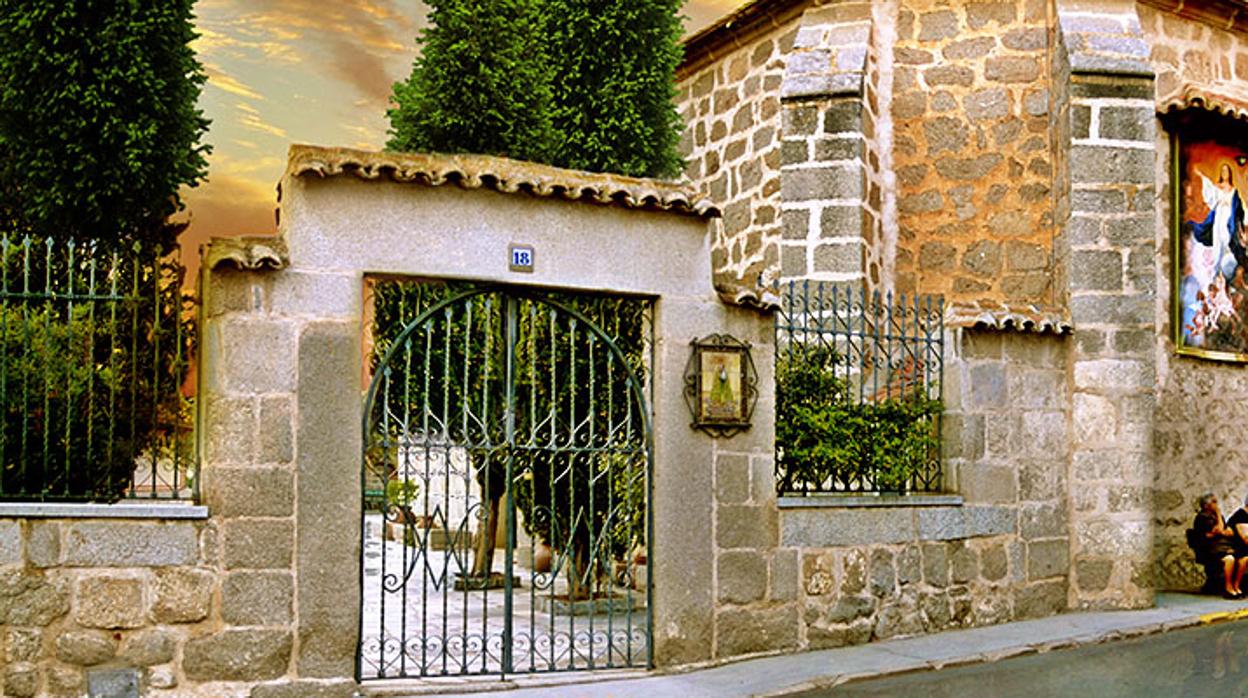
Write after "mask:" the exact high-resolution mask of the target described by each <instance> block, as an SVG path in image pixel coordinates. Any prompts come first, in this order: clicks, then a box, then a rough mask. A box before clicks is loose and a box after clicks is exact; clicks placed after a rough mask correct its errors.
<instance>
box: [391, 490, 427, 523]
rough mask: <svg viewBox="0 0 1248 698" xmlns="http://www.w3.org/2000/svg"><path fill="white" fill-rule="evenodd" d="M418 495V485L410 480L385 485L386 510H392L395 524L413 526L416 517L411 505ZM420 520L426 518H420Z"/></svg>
mask: <svg viewBox="0 0 1248 698" xmlns="http://www.w3.org/2000/svg"><path fill="white" fill-rule="evenodd" d="M419 495H420V485H418V484H416V483H415V482H412V481H411V480H391V481H389V482H387V483H386V505H387V509H390V510H393V511H394V512H395V514H394V520H395V522H397V523H407V524H415V523H417V517H416V515H415V514H414V513H413V512H412V503H413V502H415V501H416V498H417V497H418V496H419ZM420 518H422V519H424V518H427V517H423V516H422V517H420Z"/></svg>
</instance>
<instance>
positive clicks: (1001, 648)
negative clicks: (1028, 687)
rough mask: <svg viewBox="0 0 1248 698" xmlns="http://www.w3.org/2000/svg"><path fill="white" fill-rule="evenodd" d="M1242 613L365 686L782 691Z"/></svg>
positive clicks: (584, 692) (1080, 622)
mask: <svg viewBox="0 0 1248 698" xmlns="http://www.w3.org/2000/svg"><path fill="white" fill-rule="evenodd" d="M1240 618H1248V601H1224V600H1222V599H1219V598H1216V597H1212V596H1195V595H1191V594H1159V595H1158V596H1157V606H1156V607H1155V608H1150V609H1146V610H1141V611H1105V612H1095V613H1066V614H1062V615H1058V616H1052V617H1049V618H1041V619H1038V620H1027V621H1019V622H1014V623H1003V624H1001V625H994V626H989V627H984V628H972V629H968V630H952V631H948V632H943V633H936V634H933V635H925V636H921V637H914V638H908V639H903V640H886V641H883V642H875V643H871V644H868V645H857V646H854V647H843V648H839V649H834V650H822V651H818V652H806V653H802V654H791V655H782V656H773V657H762V658H758V659H750V660H745V661H740V662H734V663H731V664H725V665H723V666H717V667H711V668H703V669H695V670H691V671H686V672H682V673H669V674H659V673H646V672H613V673H609V674H605V673H596V674H592V675H591V674H564V675H557V674H556V675H547V676H544V677H519V678H516V679H509V680H507V681H494V682H488V683H481V682H468V681H462V680H455V681H451V680H442V681H437V682H433V681H427V682H422V683H420V684H416V683H405V684H397V683H395V684H376V683H374V684H367V685H366V686H365V690H364V694H365V695H369V696H396V697H397V696H416V695H429V694H439V695H443V696H473V695H476V696H480V695H482V694H488V692H497V691H505V692H506V694H505V695H506V696H508V698H545V697H549V696H562V697H567V698H623V697H625V696H645V697H646V698H665V697H667V696H672V697H674V698H701V697H706V698H712V697H714V698H720V697H724V696H782V695H786V694H789V693H794V692H798V691H805V690H811V689H815V688H824V687H830V686H835V685H839V684H841V683H844V682H846V681H851V680H857V679H865V678H877V677H881V676H889V675H894V674H900V673H905V672H910V671H923V670H931V669H941V668H944V667H949V666H958V665H966V664H977V663H981V662H994V661H998V660H1001V659H1006V658H1009V657H1015V656H1019V655H1024V654H1031V653H1037V652H1047V651H1050V650H1055V649H1063V648H1067V647H1076V646H1081V645H1093V644H1098V643H1101V642H1107V641H1111V640H1117V639H1123V638H1128V637H1137V636H1141V635H1149V634H1152V633H1159V632H1165V631H1167V630H1176V629H1179V628H1185V627H1190V626H1195V625H1200V624H1203V623H1215V622H1220V621H1226V620H1236V619H1240Z"/></svg>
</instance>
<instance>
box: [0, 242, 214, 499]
mask: <svg viewBox="0 0 1248 698" xmlns="http://www.w3.org/2000/svg"><path fill="white" fill-rule="evenodd" d="M182 276H183V272H182V267H181V264H180V261H179V259H178V255H177V251H176V250H175V251H174V253H173V254H168V255H165V254H162V253H161V251H160V250H159V249H156V250H147V251H145V250H142V249H139V248H132V249H125V250H107V251H106V250H104V249H103V247H102V246H100V245H97V244H96V243H94V242H76V241H72V240H71V241H53V240H33V239H31V238H23V239H21V240H12V239H10V238H8V237H4V238H0V339H2V342H0V409H3V416H4V424H3V429H0V458H2V461H0V463H2V467H3V470H2V471H0V500H34V501H113V500H117V499H121V498H125V497H131V498H139V497H145V498H174V499H180V498H192V497H194V496H195V493H196V489H197V487H196V482H195V473H196V469H195V458H194V446H193V444H194V433H193V432H194V428H193V427H194V419H193V417H192V413H193V410H192V407H191V404H190V401H189V400H188V399H187V398H186V397H184V396H183V394H182V390H181V388H182V386H183V383H184V382H185V381H186V378H187V373H188V366H189V362H188V359H189V357H190V356H191V352H192V351H193V334H194V333H193V330H194V323H193V322H192V321H191V320H190V314H189V313H188V312H187V309H186V308H185V307H184V306H183V299H182Z"/></svg>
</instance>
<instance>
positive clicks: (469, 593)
mask: <svg viewBox="0 0 1248 698" xmlns="http://www.w3.org/2000/svg"><path fill="white" fill-rule="evenodd" d="M373 289H374V294H375V295H374V300H375V302H374V321H373V322H372V341H373V351H372V352H371V353H370V356H371V359H370V364H371V365H370V367H369V368H370V370H371V372H372V378H371V381H370V386H369V389H368V393H367V395H366V399H365V412H364V454H363V482H364V497H365V507H364V520H363V522H362V532H363V536H364V546H363V551H364V552H363V555H364V559H363V561H362V563H363V564H362V567H361V569H362V575H363V579H362V582H363V584H362V587H363V590H364V598H363V603H362V606H363V607H362V609H361V610H362V612H361V614H360V615H361V627H360V648H359V653H358V659H357V675H358V678H359V679H360V680H369V679H380V678H397V677H427V676H446V675H471V674H513V673H536V672H550V671H564V670H580V669H598V668H620V667H636V666H650V665H651V664H652V654H651V642H650V637H651V625H650V611H649V609H650V608H651V603H650V587H649V584H648V575H646V574H645V570H646V563H647V562H648V561H649V559H650V555H649V553H650V540H651V535H650V526H651V524H650V513H649V501H650V486H651V485H650V478H651V454H652V445H651V435H650V414H649V411H648V410H649V408H648V404H649V399H648V397H649V396H648V395H647V392H646V390H647V387H646V386H647V385H648V381H647V380H646V376H647V375H648V373H649V366H650V362H651V353H650V352H651V347H652V337H651V331H652V330H651V322H650V319H651V311H652V308H653V303H652V301H650V300H647V299H638V298H621V297H605V296H589V295H572V294H566V293H556V292H538V291H522V290H518V289H514V288H502V287H472V286H465V285H456V284H443V283H435V282H427V283H414V282H410V281H409V282H403V281H378V282H376V283H374V285H373Z"/></svg>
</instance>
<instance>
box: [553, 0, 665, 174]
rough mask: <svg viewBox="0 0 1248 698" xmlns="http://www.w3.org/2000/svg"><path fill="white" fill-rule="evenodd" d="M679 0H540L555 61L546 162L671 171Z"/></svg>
mask: <svg viewBox="0 0 1248 698" xmlns="http://www.w3.org/2000/svg"><path fill="white" fill-rule="evenodd" d="M681 4H682V0H630V1H629V2H596V1H594V0H546V7H547V12H546V16H547V37H548V39H547V40H548V42H549V46H550V48H549V53H550V56H551V58H552V59H553V60H554V61H555V65H556V70H555V75H556V76H557V77H556V80H555V83H554V124H555V128H556V129H557V130H558V131H559V134H560V136H561V140H560V144H559V147H558V149H557V150H556V152H555V154H554V156H553V158H552V160H551V162H552V163H553V164H556V165H559V166H560V167H570V168H573V169H578V170H589V171H592V172H616V173H619V174H626V175H633V176H637V177H675V176H677V175H679V174H680V171H681V168H682V167H683V166H684V163H683V161H682V160H681V157H680V153H679V152H678V151H677V142H678V141H679V139H680V132H681V122H680V116H679V115H678V114H677V112H676V106H675V104H676V103H675V98H676V81H675V73H676V67H677V65H679V63H680V58H681V47H680V36H681V32H682V27H681V20H680V17H679V15H678V12H679V10H680V6H681Z"/></svg>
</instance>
